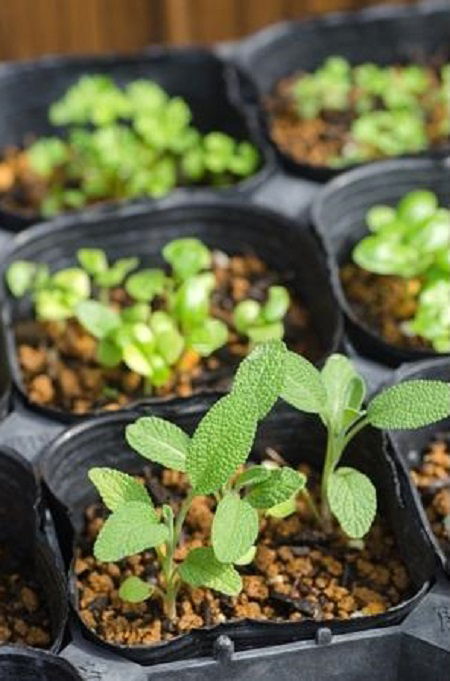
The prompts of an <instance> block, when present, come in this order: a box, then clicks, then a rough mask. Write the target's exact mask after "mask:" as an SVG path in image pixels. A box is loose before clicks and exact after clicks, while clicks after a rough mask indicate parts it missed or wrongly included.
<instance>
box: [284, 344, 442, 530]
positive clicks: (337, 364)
mask: <svg viewBox="0 0 450 681" xmlns="http://www.w3.org/2000/svg"><path fill="white" fill-rule="evenodd" d="M365 394H366V386H365V383H364V380H363V378H362V377H361V376H360V375H359V374H358V372H357V371H356V370H355V368H354V366H353V365H352V363H351V362H350V361H349V360H348V359H347V358H346V357H345V356H343V355H331V357H329V358H328V360H327V361H326V363H325V366H324V367H323V369H322V371H319V370H318V369H316V368H315V367H314V366H313V365H312V364H311V363H310V362H308V361H307V360H306V359H305V358H303V357H301V356H300V355H296V354H295V353H293V352H288V353H287V357H286V369H285V378H284V384H283V388H282V391H281V397H282V398H283V399H284V400H285V401H286V402H288V403H289V404H291V405H292V406H293V407H295V408H297V409H299V410H300V411H304V412H309V413H311V414H317V416H318V417H319V418H320V420H321V422H322V423H323V425H324V426H325V428H326V431H327V446H326V452H325V460H324V466H323V472H322V482H321V510H320V521H321V523H322V525H323V527H324V528H325V529H326V530H327V531H328V530H330V529H331V518H332V516H334V517H335V518H336V519H337V520H338V522H339V524H340V526H341V528H342V529H343V531H344V532H345V533H346V534H347V535H348V536H349V537H351V538H354V539H360V538H362V537H364V535H365V534H366V533H367V532H368V531H369V529H370V527H371V525H372V522H373V520H374V518H375V513H376V510H377V495H376V490H375V487H374V485H373V483H372V482H371V481H370V479H369V478H368V477H367V476H366V475H365V474H364V473H362V472H361V471H359V470H356V469H355V468H351V467H349V466H346V465H340V464H341V460H342V457H343V455H344V453H345V450H346V448H347V446H348V445H349V444H350V442H351V441H352V440H353V439H354V438H355V437H356V435H357V434H358V433H359V432H360V431H361V430H362V429H363V428H365V427H366V426H373V427H374V428H383V429H387V430H396V429H405V428H408V429H409V428H420V427H422V426H425V425H427V424H429V423H434V422H435V421H439V420H441V419H443V418H446V417H447V416H448V415H449V414H450V384H449V383H444V382H442V381H428V380H413V381H404V382H403V383H399V384H398V385H395V386H393V387H391V388H388V389H387V390H384V391H383V392H381V393H379V394H378V395H377V396H376V397H374V398H373V399H372V400H371V401H369V403H368V404H367V406H364V399H365Z"/></svg>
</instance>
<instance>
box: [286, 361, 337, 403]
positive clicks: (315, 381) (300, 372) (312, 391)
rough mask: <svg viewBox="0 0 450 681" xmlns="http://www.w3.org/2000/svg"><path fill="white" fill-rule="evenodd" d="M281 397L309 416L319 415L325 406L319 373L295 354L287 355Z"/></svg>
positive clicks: (324, 393) (325, 397)
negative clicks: (309, 414)
mask: <svg viewBox="0 0 450 681" xmlns="http://www.w3.org/2000/svg"><path fill="white" fill-rule="evenodd" d="M281 397H282V398H283V400H285V402H288V403H289V404H291V405H292V406H293V407H295V408H296V409H299V410H300V411H306V412H308V413H311V414H320V413H321V411H323V410H324V409H325V406H326V399H327V395H326V392H325V387H324V384H323V382H322V377H321V375H320V372H319V371H318V370H317V369H316V367H315V366H314V365H313V364H311V362H308V360H307V359H305V358H304V357H302V356H301V355H297V354H296V353H295V352H291V351H289V352H288V353H287V357H286V373H285V376H284V383H283V388H282V391H281Z"/></svg>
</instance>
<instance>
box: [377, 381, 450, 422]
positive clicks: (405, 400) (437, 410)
mask: <svg viewBox="0 0 450 681" xmlns="http://www.w3.org/2000/svg"><path fill="white" fill-rule="evenodd" d="M447 416H450V383H444V382H443V381H427V380H422V379H417V380H413V381H404V382H403V383H399V384H398V385H394V386H393V387H392V388H388V389H387V390H384V391H383V392H382V393H380V394H379V395H377V396H376V397H375V398H374V399H373V400H372V401H371V402H370V404H369V406H368V408H367V417H368V420H369V422H370V423H371V424H372V425H373V426H376V427H377V428H386V429H388V430H389V429H391V430H400V429H402V428H420V427H421V426H426V425H428V424H429V423H435V422H436V421H440V420H441V419H444V418H446V417H447Z"/></svg>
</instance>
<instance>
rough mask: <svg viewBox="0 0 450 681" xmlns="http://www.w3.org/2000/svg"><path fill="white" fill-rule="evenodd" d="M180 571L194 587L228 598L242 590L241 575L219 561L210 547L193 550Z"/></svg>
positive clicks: (184, 578) (182, 576)
mask: <svg viewBox="0 0 450 681" xmlns="http://www.w3.org/2000/svg"><path fill="white" fill-rule="evenodd" d="M178 570H179V573H180V576H181V578H182V579H183V580H184V581H185V582H187V583H188V584H190V585H191V586H194V587H197V586H206V587H208V588H209V589H214V590H215V591H220V593H223V594H226V595H227V596H237V595H238V594H239V593H240V591H241V590H242V579H241V576H240V574H239V573H238V572H237V570H235V568H234V567H233V566H232V565H227V564H225V563H221V562H220V561H218V560H217V558H216V557H215V555H214V551H213V550H212V548H210V547H208V548H201V549H193V550H192V551H191V552H190V553H189V554H188V556H187V558H186V560H185V561H184V562H183V563H182V564H181V565H180V567H179V568H178Z"/></svg>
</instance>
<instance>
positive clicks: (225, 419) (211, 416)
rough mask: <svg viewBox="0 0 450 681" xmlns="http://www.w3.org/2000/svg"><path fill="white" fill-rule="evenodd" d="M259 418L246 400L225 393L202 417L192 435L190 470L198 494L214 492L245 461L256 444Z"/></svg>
mask: <svg viewBox="0 0 450 681" xmlns="http://www.w3.org/2000/svg"><path fill="white" fill-rule="evenodd" d="M256 427H257V420H256V418H255V416H254V412H253V411H252V410H248V409H247V408H246V403H245V400H244V401H243V400H242V399H241V398H240V397H239V396H237V395H234V394H233V393H231V394H230V395H227V396H226V397H222V398H221V399H220V400H219V401H218V402H216V404H214V405H213V406H212V407H211V409H210V410H209V411H208V413H207V414H206V416H204V417H203V419H202V420H201V421H200V423H199V425H198V426H197V429H196V431H195V433H194V435H193V437H192V439H191V443H190V446H189V452H188V456H187V460H186V470H187V472H188V474H189V478H190V480H191V483H192V487H193V488H194V492H195V493H196V494H211V492H216V491H217V490H218V489H220V487H221V486H222V485H224V484H225V483H226V482H227V481H228V480H229V478H230V477H231V476H232V475H233V473H234V472H235V471H236V469H237V467H238V466H240V465H241V464H243V463H244V462H245V461H246V459H247V457H248V455H249V453H250V450H251V447H252V444H253V440H254V437H255V433H256Z"/></svg>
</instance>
